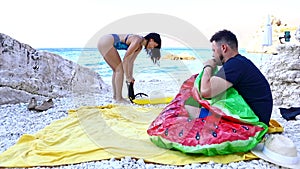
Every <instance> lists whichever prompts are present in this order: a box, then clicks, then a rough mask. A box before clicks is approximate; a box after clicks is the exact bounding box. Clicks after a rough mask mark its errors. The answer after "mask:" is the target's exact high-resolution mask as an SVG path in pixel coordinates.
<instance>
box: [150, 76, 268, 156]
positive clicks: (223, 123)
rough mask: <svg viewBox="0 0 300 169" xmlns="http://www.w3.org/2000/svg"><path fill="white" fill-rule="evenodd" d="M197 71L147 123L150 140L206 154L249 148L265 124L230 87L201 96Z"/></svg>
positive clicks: (257, 140) (254, 142)
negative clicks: (206, 97)
mask: <svg viewBox="0 0 300 169" xmlns="http://www.w3.org/2000/svg"><path fill="white" fill-rule="evenodd" d="M201 75H202V74H200V75H199V77H198V75H193V76H192V77H190V78H189V79H187V80H186V81H185V82H184V83H183V84H182V86H181V88H180V91H179V93H178V94H177V95H176V97H175V99H174V100H173V101H172V102H171V103H170V104H169V105H167V106H166V107H165V108H164V109H163V111H162V112H161V113H160V114H159V116H158V117H157V118H156V119H155V120H154V121H153V122H152V123H151V125H150V127H149V129H148V130H147V132H148V134H149V135H150V136H151V137H150V139H151V141H152V142H153V143H154V144H156V145H157V146H159V147H162V148H167V149H175V150H179V151H182V152H184V153H196V154H204V155H207V156H213V155H220V154H230V153H235V152H246V151H249V150H251V149H252V148H253V147H255V146H256V145H257V144H258V143H259V142H260V141H261V140H262V137H263V135H264V134H265V133H266V132H267V130H268V126H266V125H265V124H264V123H262V122H259V121H258V118H257V116H256V115H255V114H254V112H253V111H252V110H251V109H250V107H249V106H248V105H247V103H246V102H245V101H244V100H243V99H242V97H241V96H240V95H239V94H238V93H237V92H236V91H235V90H234V89H233V88H230V89H229V90H228V91H227V92H226V95H225V96H226V98H225V97H218V98H213V99H211V100H204V99H201V98H200V97H199V95H198V94H197V91H196V89H195V88H194V83H195V80H196V78H201ZM198 83H199V82H198ZM186 105H188V106H192V107H193V108H194V109H196V110H197V111H198V110H199V115H197V116H195V115H192V113H191V112H189V110H187V109H186Z"/></svg>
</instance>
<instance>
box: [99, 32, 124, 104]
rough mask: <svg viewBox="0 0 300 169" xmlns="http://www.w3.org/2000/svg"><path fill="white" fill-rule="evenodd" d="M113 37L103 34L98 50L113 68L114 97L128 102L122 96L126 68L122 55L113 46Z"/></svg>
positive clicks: (119, 100)
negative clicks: (124, 67)
mask: <svg viewBox="0 0 300 169" xmlns="http://www.w3.org/2000/svg"><path fill="white" fill-rule="evenodd" d="M112 44H113V37H112V36H111V35H106V36H103V37H102V38H101V39H100V40H99V42H98V50H99V52H100V53H101V55H102V56H104V60H105V61H106V62H107V64H108V65H109V66H110V67H111V69H112V70H113V75H112V88H113V99H115V100H116V101H117V102H126V103H127V102H128V101H127V100H125V99H124V98H123V97H122V88H123V82H124V70H123V65H122V60H121V57H120V55H119V53H118V51H117V50H116V49H115V48H114V47H113V45H112Z"/></svg>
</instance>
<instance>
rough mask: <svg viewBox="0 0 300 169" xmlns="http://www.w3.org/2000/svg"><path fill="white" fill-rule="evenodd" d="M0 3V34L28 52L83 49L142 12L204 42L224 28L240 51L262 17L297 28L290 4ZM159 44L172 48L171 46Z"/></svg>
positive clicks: (269, 0) (213, 0) (185, 0)
mask: <svg viewBox="0 0 300 169" xmlns="http://www.w3.org/2000/svg"><path fill="white" fill-rule="evenodd" d="M0 4H1V10H0V11H1V14H2V15H1V22H0V33H4V34H6V35H9V36H10V37H12V38H14V39H17V40H18V41H20V42H22V43H26V44H29V45H30V46H32V47H33V48H63V47H79V48H80V47H84V46H85V44H86V43H87V41H89V39H90V38H91V37H93V36H94V35H95V33H96V32H98V31H99V30H101V29H102V28H104V27H106V26H107V25H109V24H112V23H114V22H116V21H118V20H120V19H122V18H125V17H130V16H133V15H137V14H144V13H156V14H166V15H170V16H174V17H177V18H179V19H182V20H184V21H186V22H188V23H189V24H191V25H193V26H195V27H196V28H197V29H198V30H199V31H200V32H202V33H203V34H204V35H205V36H206V37H207V38H208V39H209V38H210V37H211V36H212V35H213V34H214V33H215V32H217V31H219V30H221V29H229V30H231V31H232V32H233V33H235V34H236V35H237V38H238V40H239V44H240V46H242V47H244V46H246V45H247V44H248V41H249V37H250V36H251V35H253V34H255V32H256V31H257V30H258V29H259V27H260V26H261V25H262V24H263V23H264V22H265V20H266V19H265V18H266V17H267V15H274V16H276V17H278V18H280V19H281V20H282V21H283V22H284V23H287V24H288V25H293V26H299V25H300V13H299V12H297V11H298V9H297V8H299V7H298V5H296V4H298V3H297V1H296V0H248V1H245V0H226V1H224V0H147V1H145V0H0ZM124 26H128V25H124ZM120 29H122V28H120ZM174 29H176V28H174ZM112 33H114V32H112ZM129 33H131V32H129ZM163 44H164V46H163V47H172V46H174V45H175V46H176V43H173V42H171V41H166V43H163Z"/></svg>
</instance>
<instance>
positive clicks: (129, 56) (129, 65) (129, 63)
mask: <svg viewBox="0 0 300 169" xmlns="http://www.w3.org/2000/svg"><path fill="white" fill-rule="evenodd" d="M141 49H142V46H141V39H140V38H138V39H136V40H134V41H132V42H131V43H130V45H129V47H128V49H127V51H126V53H125V56H124V59H123V69H124V73H125V76H126V81H129V82H131V81H133V80H134V78H133V64H134V61H135V59H136V57H137V55H138V54H139V53H140V51H141Z"/></svg>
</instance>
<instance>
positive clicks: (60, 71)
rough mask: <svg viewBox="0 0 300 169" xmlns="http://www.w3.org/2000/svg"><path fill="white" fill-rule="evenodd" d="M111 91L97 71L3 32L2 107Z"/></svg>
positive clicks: (0, 60) (0, 65)
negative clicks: (3, 105)
mask: <svg viewBox="0 0 300 169" xmlns="http://www.w3.org/2000/svg"><path fill="white" fill-rule="evenodd" d="M107 89H108V86H107V85H106V84H105V83H104V82H103V80H102V79H101V77H100V75H99V74H97V73H96V72H94V71H92V70H90V69H88V68H86V67H83V66H80V65H78V64H77V63H74V62H72V61H69V60H66V59H64V58H62V57H61V56H59V55H56V54H52V53H49V52H43V51H38V50H36V49H34V48H32V47H31V46H29V45H27V44H23V43H20V42H19V41H17V40H15V39H13V38H11V37H9V36H7V35H5V34H2V33H0V95H1V97H0V105H2V104H10V103H12V104H15V103H20V102H28V101H29V100H30V98H31V97H36V98H37V99H44V98H45V97H48V98H49V97H50V98H53V97H62V96H68V95H71V94H82V93H85V94H86V93H99V92H100V91H101V90H107Z"/></svg>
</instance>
